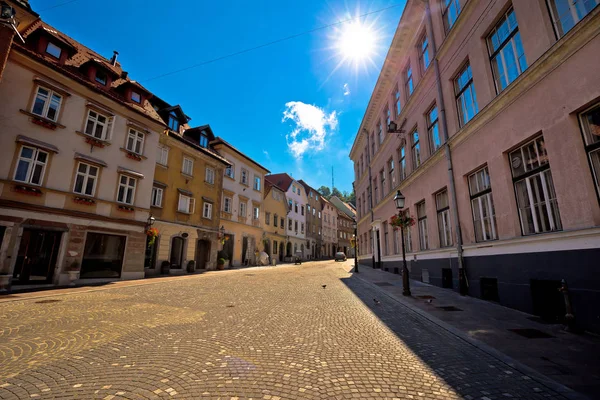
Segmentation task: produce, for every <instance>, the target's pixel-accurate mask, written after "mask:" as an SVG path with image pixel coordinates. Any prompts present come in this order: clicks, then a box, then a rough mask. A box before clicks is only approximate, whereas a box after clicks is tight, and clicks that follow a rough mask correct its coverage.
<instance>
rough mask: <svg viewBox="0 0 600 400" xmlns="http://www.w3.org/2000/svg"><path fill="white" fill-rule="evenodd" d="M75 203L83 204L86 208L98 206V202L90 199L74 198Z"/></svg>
mask: <svg viewBox="0 0 600 400" xmlns="http://www.w3.org/2000/svg"><path fill="white" fill-rule="evenodd" d="M73 203H77V204H83V205H84V206H93V205H94V204H96V200H94V199H88V198H86V197H74V198H73Z"/></svg>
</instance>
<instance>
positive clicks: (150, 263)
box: [144, 237, 158, 269]
mask: <svg viewBox="0 0 600 400" xmlns="http://www.w3.org/2000/svg"><path fill="white" fill-rule="evenodd" d="M150 240H152V238H151V237H147V238H146V254H145V255H144V268H145V269H154V268H156V253H157V250H158V238H154V243H152V244H151V243H150Z"/></svg>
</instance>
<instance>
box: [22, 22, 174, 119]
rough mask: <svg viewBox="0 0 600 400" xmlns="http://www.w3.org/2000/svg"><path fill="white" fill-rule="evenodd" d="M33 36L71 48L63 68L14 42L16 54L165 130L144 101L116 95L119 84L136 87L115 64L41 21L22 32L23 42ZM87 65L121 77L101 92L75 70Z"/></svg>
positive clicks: (117, 64)
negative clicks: (100, 66) (96, 66)
mask: <svg viewBox="0 0 600 400" xmlns="http://www.w3.org/2000/svg"><path fill="white" fill-rule="evenodd" d="M34 33H45V34H48V35H51V36H52V37H55V38H56V39H57V40H59V41H60V42H64V44H66V45H68V46H70V47H72V48H73V49H74V52H75V54H73V55H72V56H71V57H69V58H67V60H66V62H65V64H64V65H61V64H59V62H58V60H56V59H53V58H51V57H46V56H44V55H42V54H40V53H38V52H37V51H35V50H33V49H32V48H31V47H30V46H29V43H26V45H22V44H20V43H18V42H16V41H15V42H13V47H14V49H15V50H17V51H19V52H20V53H23V54H25V55H26V56H28V57H30V58H32V59H35V60H36V61H38V62H40V63H42V64H45V65H46V66H48V67H50V68H52V69H54V70H56V71H58V72H60V73H62V74H63V75H65V76H67V77H69V78H71V79H73V80H75V81H77V82H78V83H80V84H82V85H84V86H87V87H88V88H90V89H92V90H93V91H95V92H97V93H100V94H102V95H104V96H106V97H108V98H110V99H111V100H114V101H116V102H117V103H119V104H121V105H123V106H125V107H127V108H129V109H131V110H133V111H135V112H137V113H139V114H142V115H144V116H145V117H147V118H150V119H152V120H153V121H155V122H157V123H160V124H161V125H163V126H165V124H164V122H163V120H162V119H161V118H160V116H159V115H158V113H157V112H156V111H155V110H154V108H153V107H152V105H151V104H150V103H149V102H148V100H145V101H144V104H143V105H138V104H135V103H132V102H129V101H127V100H126V99H125V97H123V95H122V94H121V93H119V91H117V90H115V89H116V88H117V87H118V86H120V85H121V84H123V83H125V82H130V83H132V84H133V85H139V83H137V82H135V81H132V80H131V79H129V78H126V77H124V74H123V70H122V68H121V65H120V64H119V63H118V62H117V63H115V65H112V64H111V62H110V61H109V60H108V59H106V58H105V57H103V56H101V55H100V54H98V53H96V52H95V51H93V50H91V49H89V48H88V47H86V46H84V45H82V44H81V43H79V42H77V41H76V40H74V39H72V38H71V37H69V36H67V35H65V34H64V33H62V32H60V31H58V30H57V29H55V28H53V27H52V26H50V25H48V24H47V23H45V22H43V21H42V20H38V21H37V22H35V23H34V24H32V26H31V27H29V28H28V29H27V30H26V31H25V32H23V38H25V40H27V38H28V37H30V36H32V35H33V34H34ZM88 62H93V63H96V64H100V65H102V66H103V67H104V68H106V69H107V70H108V71H110V72H111V73H112V74H114V76H117V77H121V78H119V79H116V80H115V81H113V82H112V84H111V87H110V88H102V87H100V86H98V85H96V84H95V83H93V82H91V81H90V80H89V79H88V78H87V76H86V75H85V74H84V73H83V72H82V71H81V70H80V68H79V67H81V66H82V65H83V64H86V63H88ZM139 86H140V87H142V86H141V85H139ZM142 88H143V87H142ZM144 90H146V91H147V92H148V93H150V92H149V91H148V90H147V89H145V88H144Z"/></svg>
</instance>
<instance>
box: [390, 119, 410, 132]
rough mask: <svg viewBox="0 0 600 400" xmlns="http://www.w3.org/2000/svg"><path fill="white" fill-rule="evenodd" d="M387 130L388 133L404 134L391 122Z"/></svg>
mask: <svg viewBox="0 0 600 400" xmlns="http://www.w3.org/2000/svg"><path fill="white" fill-rule="evenodd" d="M403 125H404V124H403ZM387 128H388V133H404V132H406V131H405V130H404V129H398V124H397V123H395V122H394V121H391V122H390V124H389V125H388V127H387Z"/></svg>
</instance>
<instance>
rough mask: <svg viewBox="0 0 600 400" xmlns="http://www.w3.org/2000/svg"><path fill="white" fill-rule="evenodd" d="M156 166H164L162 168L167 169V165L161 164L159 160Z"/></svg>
mask: <svg viewBox="0 0 600 400" xmlns="http://www.w3.org/2000/svg"><path fill="white" fill-rule="evenodd" d="M156 165H157V166H159V167H161V168H164V169H169V167H168V166H167V165H164V164H161V163H159V162H157V163H156Z"/></svg>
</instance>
